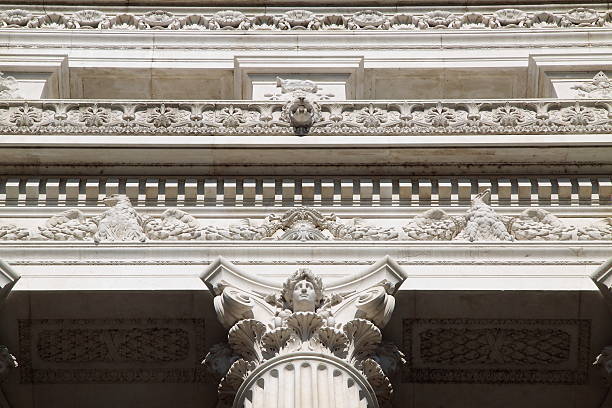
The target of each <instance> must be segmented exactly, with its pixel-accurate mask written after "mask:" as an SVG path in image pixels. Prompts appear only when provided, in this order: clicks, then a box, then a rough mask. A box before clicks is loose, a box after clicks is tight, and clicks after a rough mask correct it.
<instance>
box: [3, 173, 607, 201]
mask: <svg viewBox="0 0 612 408" xmlns="http://www.w3.org/2000/svg"><path fill="white" fill-rule="evenodd" d="M486 189H491V190H492V193H491V204H492V205H493V206H497V205H517V204H519V205H537V206H550V205H589V206H592V205H609V204H612V201H611V198H612V179H611V178H610V177H595V176H593V177H587V176H583V177H566V176H562V177H558V178H549V177H537V178H527V177H518V178H516V177H507V178H506V177H501V178H497V179H489V178H467V177H466V178H456V177H454V178H444V177H441V178H418V179H411V178H379V179H372V178H264V179H261V178H257V179H255V178H243V179H237V178H202V177H200V178H113V177H109V178H97V177H87V178H54V177H52V178H11V177H8V178H1V177H0V206H5V207H11V206H20V205H27V206H57V205H71V206H72V205H74V206H83V205H87V206H104V203H103V201H102V200H103V199H104V197H106V196H107V195H112V194H119V193H122V194H125V195H126V196H127V197H129V198H130V200H131V202H132V204H133V205H135V206H146V207H158V206H164V205H168V206H175V205H185V206H224V207H235V206H239V207H240V206H242V207H251V206H288V207H291V206H300V205H310V206H320V205H329V206H349V207H353V206H366V207H369V206H372V205H374V206H377V205H378V206H431V205H432V204H433V205H436V204H437V205H469V204H470V200H471V199H472V197H473V195H474V192H481V191H484V190H486Z"/></svg>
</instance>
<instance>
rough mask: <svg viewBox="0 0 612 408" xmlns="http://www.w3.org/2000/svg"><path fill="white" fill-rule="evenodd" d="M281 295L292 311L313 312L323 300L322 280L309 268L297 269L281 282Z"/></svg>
mask: <svg viewBox="0 0 612 408" xmlns="http://www.w3.org/2000/svg"><path fill="white" fill-rule="evenodd" d="M282 297H283V301H284V302H285V305H286V306H287V308H288V309H291V310H293V311H294V312H314V311H315V310H316V309H317V307H319V305H320V304H321V302H322V300H323V281H322V280H321V278H320V277H319V276H317V275H315V274H314V273H312V271H311V270H310V269H306V268H301V269H298V270H297V271H295V273H293V275H291V276H290V277H289V278H288V279H287V280H286V281H285V283H284V284H283V292H282Z"/></svg>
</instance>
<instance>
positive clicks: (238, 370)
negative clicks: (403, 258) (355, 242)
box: [201, 257, 406, 408]
mask: <svg viewBox="0 0 612 408" xmlns="http://www.w3.org/2000/svg"><path fill="white" fill-rule="evenodd" d="M405 276H406V275H405V272H403V270H401V268H400V267H399V266H398V265H397V264H396V263H395V262H394V261H393V260H391V259H390V258H389V257H386V258H384V259H382V260H380V261H379V262H378V263H377V264H375V265H373V266H372V267H370V268H368V269H367V270H364V271H363V272H362V273H361V274H359V275H358V276H356V277H355V278H353V279H352V281H351V282H350V283H349V282H339V283H337V284H336V285H334V286H332V288H334V289H335V288H340V289H344V291H343V292H342V293H340V292H335V291H334V292H332V291H331V290H328V289H327V288H326V287H325V285H324V283H323V281H322V279H321V278H320V277H319V276H317V275H315V274H314V273H313V272H312V271H310V270H309V269H298V270H297V271H295V273H293V274H292V275H291V276H289V277H288V278H287V280H286V281H285V282H284V284H283V285H282V287H278V286H277V287H273V286H272V285H271V284H270V283H269V282H265V281H262V280H260V278H257V277H256V276H253V275H251V274H248V273H246V272H243V271H241V270H239V269H237V268H236V267H235V266H234V265H232V264H230V263H228V262H227V261H225V260H224V259H222V258H220V259H218V260H217V261H216V262H215V263H214V264H213V265H211V266H210V267H209V268H208V270H207V271H205V272H204V273H203V274H202V276H201V278H202V279H203V280H204V282H205V283H206V284H207V285H208V286H209V287H210V288H212V289H213V293H214V294H215V295H216V296H215V299H214V304H215V311H216V312H217V317H218V318H219V321H220V322H221V323H222V324H223V325H224V326H225V327H226V328H228V329H229V332H228V342H227V344H226V345H217V346H215V347H213V348H212V349H211V352H210V353H209V355H207V356H206V359H205V360H204V364H205V365H207V366H208V367H209V369H210V370H212V371H213V373H214V374H215V375H216V376H217V378H220V379H221V380H220V384H219V406H234V407H238V406H240V407H242V406H253V407H262V408H263V405H261V403H262V402H261V401H259V400H258V399H257V398H256V397H255V396H254V395H253V393H257V392H259V390H258V389H254V388H253V387H254V386H253V384H252V383H253V381H255V380H257V381H256V382H257V384H259V386H260V387H262V388H263V390H262V391H261V392H267V393H283V392H288V391H287V390H284V389H277V388H276V387H277V385H275V384H276V383H275V382H273V381H268V380H269V377H270V376H275V375H276V374H274V373H275V372H276V371H275V370H278V368H275V367H278V365H279V364H280V365H283V366H284V367H285V368H287V367H288V366H287V365H286V364H292V363H291V361H294V360H295V359H300V361H302V367H306V366H309V364H315V361H318V362H317V363H316V364H317V365H318V367H319V370H325V369H327V368H326V367H330V369H331V367H336V368H335V369H334V370H335V371H334V372H337V373H338V374H334V375H335V376H340V375H342V376H344V377H346V378H347V379H346V381H347V382H346V383H343V382H340V383H338V382H334V383H330V384H328V387H329V388H331V389H333V392H334V393H336V394H337V395H338V398H343V395H346V394H347V393H349V392H350V391H351V390H350V388H351V387H350V386H349V385H350V384H353V383H354V382H355V380H362V381H363V384H364V385H363V388H362V389H361V390H360V392H361V394H363V404H364V405H359V406H364V407H365V406H371V407H378V406H386V405H387V404H388V403H389V402H390V397H391V393H392V390H393V388H392V386H391V382H390V380H389V376H390V375H392V373H391V372H385V371H384V369H385V368H386V369H389V368H390V367H395V369H397V368H398V367H399V366H400V365H401V364H402V362H403V355H402V354H401V352H399V350H398V349H397V348H396V347H394V346H392V345H390V344H383V343H382V334H381V331H380V329H382V328H383V327H384V326H385V325H386V324H387V322H388V321H389V319H390V317H391V314H392V313H393V309H394V307H395V299H394V297H393V295H394V294H395V292H396V290H397V288H398V287H399V285H400V284H401V283H402V281H403V280H404V279H405ZM370 282H377V283H376V284H374V285H373V286H368V285H369V283H370ZM238 286H240V287H241V289H237V287H238ZM334 289H332V290H334ZM257 292H260V293H257ZM264 293H267V296H266V295H264ZM378 353H380V355H379V354H378ZM219 359H223V360H224V361H227V363H219V362H218V361H217V360H219ZM378 361H381V362H382V361H386V362H387V363H385V364H384V367H382V366H381V365H380V364H379V362H378ZM338 364H341V366H338ZM340 367H342V369H340ZM391 371H392V370H391ZM296 381H297V382H295V383H292V384H291V385H288V386H286V387H284V388H287V387H288V388H289V389H291V388H292V387H293V386H296V387H297V386H298V385H294V384H299V383H300V381H299V380H296ZM304 381H306V380H304ZM320 381H325V382H327V381H328V379H327V377H326V376H325V377H322V378H321V380H320ZM347 384H349V385H347ZM304 386H306V383H305V382H304ZM322 392H325V390H322ZM247 400H248V402H249V404H252V405H249V404H246V402H245V401H247ZM284 400H285V401H289V402H288V405H287V407H291V406H293V404H292V403H293V401H292V400H286V399H284ZM258 401H259V402H258Z"/></svg>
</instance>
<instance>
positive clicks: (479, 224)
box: [0, 190, 612, 243]
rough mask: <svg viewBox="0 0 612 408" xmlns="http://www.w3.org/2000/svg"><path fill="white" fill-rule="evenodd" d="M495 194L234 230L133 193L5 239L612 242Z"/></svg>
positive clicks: (276, 220)
mask: <svg viewBox="0 0 612 408" xmlns="http://www.w3.org/2000/svg"><path fill="white" fill-rule="evenodd" d="M490 196H491V191H490V190H485V191H483V192H482V193H480V194H478V195H476V196H475V197H474V199H473V200H472V204H471V207H470V208H469V209H468V210H467V212H466V213H465V215H459V216H457V215H453V216H451V215H449V214H447V213H446V212H445V211H444V210H442V209H431V210H428V211H426V212H425V213H423V214H422V215H418V216H416V217H414V218H413V219H412V220H411V221H409V222H408V223H407V224H406V225H404V226H403V227H401V228H400V227H382V226H376V225H369V224H366V223H364V222H363V221H362V220H360V219H358V218H354V219H352V220H346V221H345V220H342V219H340V218H339V217H337V216H336V215H334V214H328V215H324V214H322V213H321V212H319V211H318V210H316V209H314V208H307V207H297V208H292V209H289V210H287V211H286V212H285V213H284V214H282V215H276V214H270V215H268V216H267V217H266V218H265V219H264V220H263V221H262V222H257V221H253V220H251V219H244V220H242V222H241V223H240V224H235V225H229V226H216V225H201V224H200V223H199V222H198V220H197V219H195V218H194V217H193V216H191V215H189V214H188V213H187V212H185V211H182V210H179V209H177V208H171V209H168V210H166V211H164V212H163V213H162V214H161V216H160V217H159V218H154V217H151V216H142V215H140V214H139V213H138V212H137V211H136V209H135V208H134V207H132V204H131V201H130V199H129V198H128V197H127V196H125V195H118V194H115V195H112V196H109V197H107V198H105V199H104V202H105V203H106V204H107V205H109V206H110V207H111V208H110V209H108V210H106V211H105V212H103V213H102V214H100V215H97V216H93V217H89V218H88V217H86V216H85V215H84V214H83V213H82V212H81V211H80V210H77V209H71V210H66V211H64V212H62V213H60V214H58V215H54V216H53V217H51V218H50V219H49V220H47V222H46V223H45V225H44V226H40V227H38V231H34V230H28V229H25V228H20V227H17V226H14V225H10V226H6V228H5V229H6V231H10V232H9V233H6V234H5V235H2V236H0V239H2V240H13V241H19V240H54V241H64V240H93V241H94V242H95V243H100V242H121V241H136V242H144V241H146V240H203V241H216V240H232V241H254V240H263V241H265V240H281V241H325V240H344V241H397V240H405V241H412V240H417V241H422V240H424V241H451V240H454V241H468V242H475V241H514V240H544V241H568V240H605V241H607V240H612V217H607V218H603V219H601V220H599V221H597V222H595V223H593V224H590V225H587V226H581V227H578V226H572V225H568V224H565V223H564V222H562V221H561V220H560V219H559V218H557V217H556V216H555V215H553V214H552V213H550V212H548V211H546V210H543V209H527V210H525V211H523V212H522V213H520V214H519V216H518V217H509V216H503V215H499V214H497V213H496V212H495V210H494V209H493V208H492V207H491V206H490Z"/></svg>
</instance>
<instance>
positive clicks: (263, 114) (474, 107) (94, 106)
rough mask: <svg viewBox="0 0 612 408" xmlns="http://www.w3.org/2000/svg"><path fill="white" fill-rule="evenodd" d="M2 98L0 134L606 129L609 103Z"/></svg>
mask: <svg viewBox="0 0 612 408" xmlns="http://www.w3.org/2000/svg"><path fill="white" fill-rule="evenodd" d="M297 102H299V101H297V100H289V101H285V102H283V101H229V102H223V101H199V102H193V101H185V102H183V101H176V102H159V101H137V102H136V101H113V102H103V101H91V100H35V101H23V100H7V101H4V102H3V104H2V105H1V106H0V134H7V135H8V134H12V135H21V134H23V135H40V134H62V135H63V134H66V135H68V134H78V135H83V137H87V136H86V135H188V136H216V135H219V136H228V135H229V136H232V135H237V136H258V137H261V136H271V137H273V136H281V135H284V136H287V135H294V134H298V135H300V136H301V135H304V134H307V133H309V134H313V135H387V136H388V135H399V136H410V135H448V134H452V135H474V134H486V135H502V134H503V135H505V134H513V135H514V134H550V133H562V134H568V133H571V134H592V133H610V132H612V100H608V99H604V100H584V99H582V100H560V99H550V100H546V99H533V100H530V99H525V100H513V101H509V102H505V101H500V100H465V101H431V100H429V101H427V100H421V101H350V102H337V101H310V102H309V103H307V104H306V105H304V106H303V107H302V108H303V109H302V111H301V112H300V113H301V115H302V116H303V117H304V119H307V120H304V119H301V120H300V122H303V123H307V125H306V126H304V127H306V129H305V132H304V130H303V129H302V131H301V132H298V129H297V128H298V127H301V125H300V126H297V125H295V124H294V122H295V121H296V112H295V110H293V109H292V107H293V106H294V105H296V103H297Z"/></svg>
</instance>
